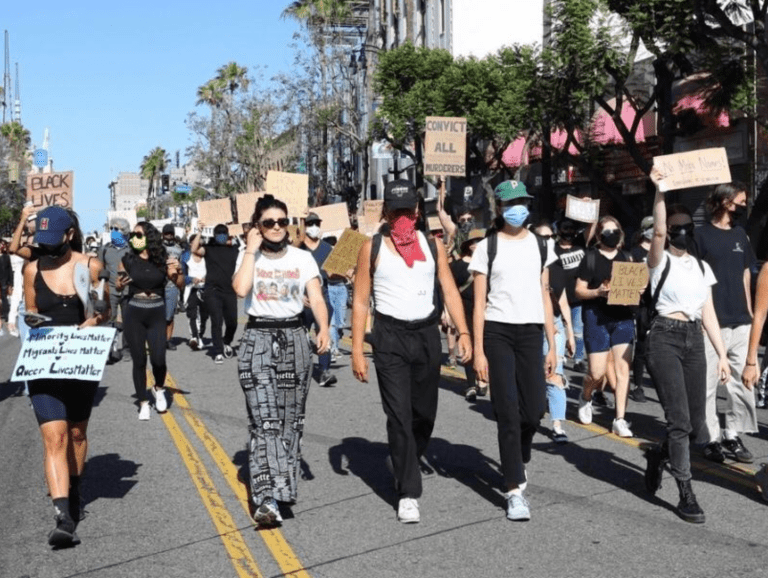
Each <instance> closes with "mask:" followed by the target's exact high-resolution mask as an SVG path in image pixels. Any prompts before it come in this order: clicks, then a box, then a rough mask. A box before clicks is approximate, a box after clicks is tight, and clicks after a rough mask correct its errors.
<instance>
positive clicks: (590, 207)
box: [565, 195, 600, 223]
mask: <svg viewBox="0 0 768 578" xmlns="http://www.w3.org/2000/svg"><path fill="white" fill-rule="evenodd" d="M565 216H566V217H568V218H569V219H573V220H574V221H579V222H581V223H597V220H598V219H599V218H600V199H594V200H592V199H580V198H578V197H574V196H573V195H568V197H567V198H566V200H565Z"/></svg>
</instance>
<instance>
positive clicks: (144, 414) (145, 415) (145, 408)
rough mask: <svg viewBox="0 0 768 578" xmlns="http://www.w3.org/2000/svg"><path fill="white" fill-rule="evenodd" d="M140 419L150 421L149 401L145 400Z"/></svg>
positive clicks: (140, 410) (140, 409)
mask: <svg viewBox="0 0 768 578" xmlns="http://www.w3.org/2000/svg"><path fill="white" fill-rule="evenodd" d="M139 421H149V403H147V402H144V403H142V404H141V407H140V408H139Z"/></svg>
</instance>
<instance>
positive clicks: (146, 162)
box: [139, 147, 171, 218]
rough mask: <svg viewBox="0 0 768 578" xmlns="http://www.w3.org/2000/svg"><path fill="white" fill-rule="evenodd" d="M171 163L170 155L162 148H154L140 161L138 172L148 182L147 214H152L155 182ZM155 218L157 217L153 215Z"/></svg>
mask: <svg viewBox="0 0 768 578" xmlns="http://www.w3.org/2000/svg"><path fill="white" fill-rule="evenodd" d="M170 163H171V157H170V155H169V154H168V153H167V152H166V151H165V149H164V148H162V147H155V148H153V149H152V150H151V151H149V154H147V155H146V156H145V157H144V159H143V160H142V161H141V166H140V167H139V172H140V174H141V178H142V179H147V180H148V181H149V186H148V187H147V213H148V214H149V215H150V217H152V216H153V214H152V193H153V192H154V191H155V181H156V180H157V179H159V178H160V175H162V174H163V173H164V172H165V169H166V167H167V166H168V165H169V164H170ZM154 217H155V218H156V217H157V215H154Z"/></svg>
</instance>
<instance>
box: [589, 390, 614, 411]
mask: <svg viewBox="0 0 768 578" xmlns="http://www.w3.org/2000/svg"><path fill="white" fill-rule="evenodd" d="M592 404H593V405H601V406H603V407H611V402H609V401H608V396H606V395H605V392H603V391H602V390H601V389H597V390H595V391H593V392H592Z"/></svg>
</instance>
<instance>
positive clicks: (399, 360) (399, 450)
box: [371, 319, 541, 498]
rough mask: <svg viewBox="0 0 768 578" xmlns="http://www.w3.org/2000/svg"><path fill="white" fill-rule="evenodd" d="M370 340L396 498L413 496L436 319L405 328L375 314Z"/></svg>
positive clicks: (434, 367) (435, 351) (435, 368)
mask: <svg viewBox="0 0 768 578" xmlns="http://www.w3.org/2000/svg"><path fill="white" fill-rule="evenodd" d="M371 345H372V346H373V362H374V363H375V364H376V377H377V379H378V382H379V392H380V393H381V401H382V405H383V406H384V413H385V414H386V416H387V439H388V441H389V452H390V455H391V457H392V466H393V469H394V475H395V481H396V484H397V489H398V493H399V494H400V497H401V498H406V497H407V498H418V497H419V496H421V471H420V469H419V458H420V457H421V455H422V454H423V453H424V451H425V450H426V449H427V444H428V443H429V438H430V437H431V436H432V430H433V429H434V426H435V416H436V415H437V392H438V385H439V383H440V357H441V353H442V344H441V343H440V331H439V330H438V327H437V324H434V325H430V326H428V327H423V328H421V329H406V328H404V327H400V326H398V325H395V324H393V323H390V322H388V321H386V320H382V319H377V320H376V322H375V324H374V326H373V336H372V340H371ZM539 348H541V347H539Z"/></svg>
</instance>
